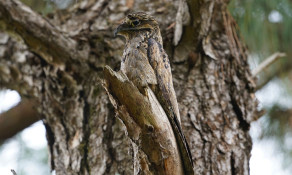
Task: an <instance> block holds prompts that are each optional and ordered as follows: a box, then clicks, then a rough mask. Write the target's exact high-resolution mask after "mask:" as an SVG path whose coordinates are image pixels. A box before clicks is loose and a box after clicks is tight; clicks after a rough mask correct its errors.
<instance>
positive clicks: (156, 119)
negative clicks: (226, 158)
mask: <svg viewBox="0 0 292 175" xmlns="http://www.w3.org/2000/svg"><path fill="white" fill-rule="evenodd" d="M104 75H105V84H104V87H105V89H106V91H107V93H108V95H109V97H110V100H111V102H112V104H113V105H114V107H115V109H116V110H117V112H118V114H119V117H120V118H121V120H122V121H123V122H124V124H125V125H126V127H127V131H128V135H129V136H130V138H131V139H132V141H134V142H135V143H137V144H138V147H139V148H141V150H142V151H143V152H144V153H145V154H146V155H147V157H148V161H149V163H150V167H151V168H150V170H151V171H153V172H152V173H153V174H161V173H162V174H183V166H182V160H181V158H180V153H179V149H178V147H177V143H176V140H175V135H174V133H173V131H172V129H171V125H170V123H169V121H168V118H167V116H166V114H165V112H164V110H163V109H162V107H161V106H160V104H159V102H158V100H157V99H156V97H155V95H154V93H153V92H152V91H151V89H150V88H146V90H145V91H146V92H145V93H146V95H143V94H141V93H140V91H139V90H138V88H137V87H136V86H134V85H133V83H132V82H131V81H129V80H128V78H127V77H126V76H125V75H124V74H122V73H121V72H114V71H113V70H112V69H111V68H109V67H108V66H106V67H105V69H104ZM138 139H139V141H138ZM140 161H141V160H140ZM141 167H142V170H143V171H144V172H145V171H148V167H147V168H145V167H143V166H141Z"/></svg>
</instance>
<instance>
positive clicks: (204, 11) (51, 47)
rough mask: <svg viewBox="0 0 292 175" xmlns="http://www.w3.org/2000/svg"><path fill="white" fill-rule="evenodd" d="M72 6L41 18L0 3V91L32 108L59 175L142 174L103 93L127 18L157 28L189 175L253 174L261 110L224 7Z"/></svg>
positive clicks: (7, 0)
mask: <svg viewBox="0 0 292 175" xmlns="http://www.w3.org/2000/svg"><path fill="white" fill-rule="evenodd" d="M76 2H77V3H76V4H74V6H73V7H72V8H71V9H69V10H66V11H62V12H61V11H60V12H57V13H55V14H50V15H48V17H47V18H43V17H41V16H39V14H37V13H35V12H33V11H31V10H30V9H29V8H28V7H26V6H25V5H23V4H22V3H20V2H18V1H17V0H1V1H0V28H1V30H2V31H3V32H2V33H1V35H0V57H1V59H0V87H1V88H9V89H15V90H17V91H18V92H19V93H20V94H21V95H22V97H26V98H34V100H36V101H37V104H38V105H37V106H36V110H37V111H38V114H39V116H40V118H41V119H42V120H43V122H44V125H45V127H46V130H47V139H48V144H49V145H48V146H49V150H50V165H51V168H52V170H55V171H56V174H117V173H118V174H139V173H141V172H139V170H140V169H141V168H139V167H141V166H143V164H139V161H138V159H143V157H142V158H141V157H139V158H138V156H137V155H138V154H137V152H138V151H139V148H138V147H137V146H136V145H135V144H134V143H132V142H131V140H130V139H129V138H128V136H127V134H126V133H127V132H126V128H125V126H124V124H123V123H122V122H121V121H120V120H119V119H118V118H117V117H116V114H115V111H114V108H113V106H112V105H111V103H110V101H109V98H108V96H107V94H106V92H105V90H104V89H103V87H102V80H103V73H102V72H103V67H104V66H105V65H109V66H110V67H112V68H113V69H115V70H118V68H119V64H120V58H121V56H122V50H123V48H124V43H123V41H122V40H121V39H120V38H114V37H113V31H114V28H115V27H116V26H117V24H118V23H120V22H121V19H123V17H124V16H125V15H126V14H127V13H128V12H129V11H144V12H147V13H149V14H152V15H153V16H154V17H155V18H156V19H157V21H158V22H159V23H160V28H161V31H162V37H163V39H164V43H165V44H164V48H165V49H166V51H167V53H168V55H169V58H170V61H171V64H172V72H173V81H174V86H175V90H176V94H177V97H178V103H179V108H180V113H181V119H182V128H183V131H184V133H185V135H186V137H187V140H188V142H189V145H190V148H191V153H192V156H193V161H194V171H195V174H227V175H228V174H232V175H234V174H249V159H250V151H251V147H252V142H251V138H250V135H249V133H248V131H249V126H250V123H251V122H252V121H253V120H254V119H255V118H256V116H255V115H256V112H257V111H256V107H257V102H256V98H255V96H254V83H253V80H252V76H251V73H250V70H249V66H248V63H247V54H246V50H245V47H244V46H243V45H242V44H241V43H240V41H239V38H238V36H237V33H238V31H236V23H235V21H234V20H233V18H232V17H231V16H230V14H229V12H228V11H227V4H226V3H227V2H226V1H222V0H220V1H219V0H217V1H207V0H188V1H175V0H161V1H157V0H150V1H147V2H146V1H142V0H123V1H117V0H113V1H106V0H96V1H94V0H83V1H76ZM7 34H10V36H16V37H14V38H11V37H10V36H8V35H7ZM139 155H140V154H139ZM144 156H146V155H144Z"/></svg>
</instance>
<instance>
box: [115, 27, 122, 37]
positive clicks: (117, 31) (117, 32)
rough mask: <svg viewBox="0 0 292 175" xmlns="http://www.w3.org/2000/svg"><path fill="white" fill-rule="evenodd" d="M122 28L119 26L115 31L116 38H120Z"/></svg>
mask: <svg viewBox="0 0 292 175" xmlns="http://www.w3.org/2000/svg"><path fill="white" fill-rule="evenodd" d="M121 26H122V25H119V26H118V27H117V28H116V29H115V31H114V37H117V36H118V34H119V32H120V31H121Z"/></svg>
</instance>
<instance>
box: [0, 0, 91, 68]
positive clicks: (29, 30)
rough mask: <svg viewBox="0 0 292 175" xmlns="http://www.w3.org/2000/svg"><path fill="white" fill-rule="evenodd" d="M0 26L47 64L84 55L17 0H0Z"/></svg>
mask: <svg viewBox="0 0 292 175" xmlns="http://www.w3.org/2000/svg"><path fill="white" fill-rule="evenodd" d="M0 28H1V29H3V30H4V31H7V32H9V33H10V34H12V35H14V36H18V37H20V38H22V39H23V41H24V42H25V43H26V45H27V46H28V47H29V49H30V50H32V51H33V52H35V53H37V54H38V55H40V56H42V57H43V58H44V59H45V60H46V61H47V62H48V63H51V64H57V65H58V64H61V63H62V62H65V61H66V60H68V59H70V58H72V59H75V60H77V59H82V58H84V57H85V58H86V55H82V54H83V53H82V52H81V51H78V49H77V42H76V41H74V40H73V39H71V38H69V37H67V36H65V35H64V34H63V33H62V32H61V31H59V30H58V29H57V28H55V27H54V26H53V25H52V24H51V23H50V22H49V21H48V20H46V19H45V18H43V17H42V16H40V15H39V14H37V13H35V12H33V11H32V10H31V9H30V8H29V7H27V6H25V5H24V4H22V3H21V2H19V1H17V0H1V1H0Z"/></svg>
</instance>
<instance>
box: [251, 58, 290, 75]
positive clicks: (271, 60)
mask: <svg viewBox="0 0 292 175" xmlns="http://www.w3.org/2000/svg"><path fill="white" fill-rule="evenodd" d="M285 56H286V54H285V53H281V52H276V53H274V54H273V55H271V56H269V57H268V58H266V59H265V60H264V61H263V62H261V64H260V65H259V66H258V67H256V68H255V69H254V70H252V74H253V76H254V77H255V76H257V75H258V74H259V73H261V72H262V71H264V70H265V69H266V68H268V67H269V66H270V65H272V64H273V63H274V62H275V61H277V60H278V59H279V58H282V57H285Z"/></svg>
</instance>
